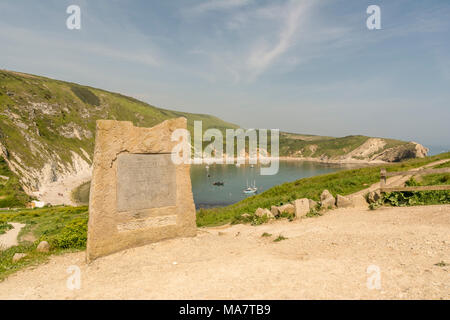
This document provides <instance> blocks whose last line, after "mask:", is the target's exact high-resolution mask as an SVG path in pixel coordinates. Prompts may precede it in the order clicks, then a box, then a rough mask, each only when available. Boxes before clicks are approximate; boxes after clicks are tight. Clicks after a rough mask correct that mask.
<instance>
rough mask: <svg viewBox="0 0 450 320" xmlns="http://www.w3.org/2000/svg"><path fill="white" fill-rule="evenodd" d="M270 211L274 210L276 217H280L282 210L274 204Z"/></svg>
mask: <svg viewBox="0 0 450 320" xmlns="http://www.w3.org/2000/svg"><path fill="white" fill-rule="evenodd" d="M270 212H272V214H273V216H274V217H278V216H279V215H280V210H279V209H278V207H277V206H272V207H271V208H270Z"/></svg>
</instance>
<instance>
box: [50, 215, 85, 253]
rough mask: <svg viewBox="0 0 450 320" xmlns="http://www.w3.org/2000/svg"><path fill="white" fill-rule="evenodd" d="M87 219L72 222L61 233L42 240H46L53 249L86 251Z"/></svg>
mask: <svg viewBox="0 0 450 320" xmlns="http://www.w3.org/2000/svg"><path fill="white" fill-rule="evenodd" d="M87 222H88V218H87V217H80V218H76V219H73V220H72V221H70V222H69V223H68V224H67V225H66V226H65V227H64V228H63V229H62V230H61V231H60V232H59V233H57V234H55V235H53V236H50V237H47V236H43V237H42V238H41V240H46V241H48V243H49V244H50V246H51V248H52V249H84V248H85V247H86V240H87Z"/></svg>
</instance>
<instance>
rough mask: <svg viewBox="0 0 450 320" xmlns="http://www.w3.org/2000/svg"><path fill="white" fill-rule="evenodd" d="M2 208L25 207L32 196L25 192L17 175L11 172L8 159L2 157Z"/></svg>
mask: <svg viewBox="0 0 450 320" xmlns="http://www.w3.org/2000/svg"><path fill="white" fill-rule="evenodd" d="M0 175H2V176H5V177H8V178H9V179H7V180H5V179H3V178H0V208H12V207H24V206H25V204H26V203H27V202H28V201H30V200H31V198H30V197H29V196H28V195H27V194H26V193H25V191H24V190H23V188H22V186H21V185H20V183H19V179H18V178H17V176H16V175H15V174H14V173H13V172H11V171H10V170H9V168H8V165H7V164H6V161H5V160H4V159H3V158H1V157H0Z"/></svg>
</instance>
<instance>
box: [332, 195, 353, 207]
mask: <svg viewBox="0 0 450 320" xmlns="http://www.w3.org/2000/svg"><path fill="white" fill-rule="evenodd" d="M336 206H337V207H338V208H351V207H353V202H352V201H351V200H350V199H349V198H347V197H344V196H341V195H340V194H338V195H337V197H336Z"/></svg>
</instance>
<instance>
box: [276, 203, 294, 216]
mask: <svg viewBox="0 0 450 320" xmlns="http://www.w3.org/2000/svg"><path fill="white" fill-rule="evenodd" d="M278 210H279V211H280V213H289V214H295V207H294V205H293V204H290V203H287V204H284V205H282V206H279V207H278Z"/></svg>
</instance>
